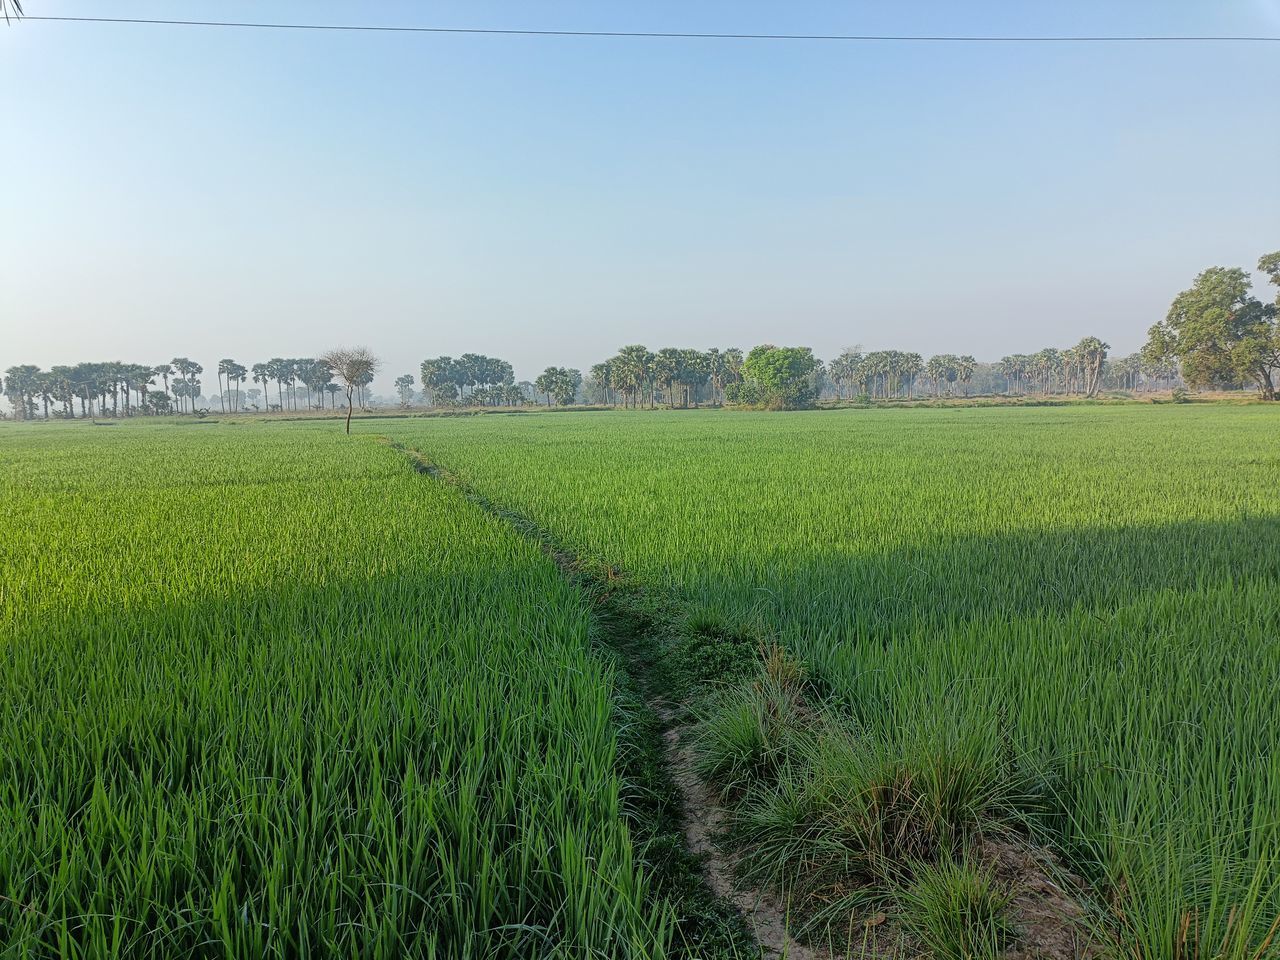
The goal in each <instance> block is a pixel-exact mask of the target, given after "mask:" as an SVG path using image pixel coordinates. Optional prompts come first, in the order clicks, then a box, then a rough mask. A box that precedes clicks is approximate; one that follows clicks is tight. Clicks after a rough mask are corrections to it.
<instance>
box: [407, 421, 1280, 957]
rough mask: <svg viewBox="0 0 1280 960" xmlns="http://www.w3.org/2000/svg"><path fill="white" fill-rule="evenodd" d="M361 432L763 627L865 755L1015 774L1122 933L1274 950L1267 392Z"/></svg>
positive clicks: (1275, 428) (581, 547)
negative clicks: (1153, 400) (1178, 402)
mask: <svg viewBox="0 0 1280 960" xmlns="http://www.w3.org/2000/svg"><path fill="white" fill-rule="evenodd" d="M387 429H388V430H389V431H390V432H392V433H393V434H395V435H396V436H397V437H398V438H399V439H400V440H402V441H405V442H407V443H410V444H411V445H413V446H414V447H416V448H417V449H419V450H421V451H422V452H423V453H424V454H425V455H426V456H428V457H429V458H430V459H432V460H433V461H435V462H438V463H440V464H442V465H445V466H446V467H447V468H448V469H449V470H451V471H453V472H454V473H456V474H457V475H458V476H459V477H460V479H461V480H463V481H464V482H465V483H467V484H470V485H472V486H474V487H475V488H476V489H478V490H479V491H481V492H482V493H483V494H484V496H485V497H487V498H489V499H490V500H492V501H495V502H497V503H500V504H502V505H504V506H505V507H507V508H509V509H511V510H513V511H516V512H518V513H520V514H522V515H524V516H526V517H528V518H530V519H532V520H533V521H534V522H535V523H536V524H538V525H539V526H541V527H543V528H545V529H546V530H549V531H550V532H551V533H552V534H553V535H554V536H555V537H556V538H557V539H558V540H560V541H561V542H562V543H564V544H566V545H567V546H568V547H569V548H570V549H572V550H574V551H576V552H580V553H583V554H586V555H590V556H594V557H597V558H599V559H600V560H602V561H603V562H606V563H608V564H612V565H616V566H617V567H618V568H620V569H621V570H622V571H624V572H625V573H626V574H627V575H628V576H631V577H634V578H636V579H637V580H638V581H639V582H640V583H642V584H643V585H644V586H645V587H646V588H647V589H650V590H652V591H656V592H661V593H664V594H671V595H675V596H678V597H680V598H681V600H682V602H683V603H684V604H685V605H686V608H687V610H688V612H689V617H690V619H691V621H692V622H693V623H694V625H695V626H696V627H697V628H698V629H701V630H711V631H713V632H719V633H730V634H732V633H735V632H736V633H743V634H745V635H749V636H758V637H771V638H776V639H777V640H779V641H780V642H781V643H782V644H783V645H785V647H786V648H788V649H789V650H791V651H793V652H794V653H795V654H796V655H797V656H798V657H799V658H801V659H802V660H803V662H804V663H805V664H806V665H807V666H808V668H809V669H811V670H812V671H814V672H815V674H816V675H817V676H818V677H819V678H820V679H821V681H822V682H823V683H824V684H825V685H826V686H827V687H828V688H829V690H830V691H831V693H832V695H833V696H834V697H835V698H836V699H837V700H838V701H840V702H841V703H842V704H843V705H844V707H845V708H846V709H847V711H848V712H849V713H850V714H851V715H852V716H853V718H854V720H855V723H856V729H857V730H858V731H859V733H858V736H860V737H862V738H865V739H866V740H868V741H871V742H874V743H876V744H877V745H878V746H879V748H880V749H881V750H887V751H889V752H890V753H891V754H895V755H900V756H907V755H910V756H917V757H924V758H931V759H928V761H927V762H928V763H929V764H932V766H931V767H930V769H937V768H938V767H939V766H946V765H949V769H950V771H951V775H952V776H955V775H956V771H957V770H961V771H962V773H963V772H964V771H968V773H965V774H964V775H965V776H971V777H974V778H978V779H985V780H988V781H997V780H998V781H1000V782H1001V783H1004V784H1008V785H1013V786H1016V790H1015V789H1012V788H1010V789H1009V790H1008V791H1007V792H1008V793H1009V795H1010V796H1014V797H1016V801H1017V804H1018V805H1019V806H1020V807H1022V808H1023V809H1025V810H1027V811H1030V814H1031V820H1032V823H1033V824H1034V825H1035V828H1036V829H1037V830H1038V831H1040V833H1041V835H1042V836H1043V837H1044V838H1046V839H1047V840H1048V842H1050V843H1051V844H1052V845H1053V846H1054V847H1055V848H1056V849H1058V850H1060V851H1062V852H1063V854H1064V856H1065V857H1066V858H1067V861H1068V863H1069V864H1070V865H1071V867H1072V869H1073V870H1076V871H1078V872H1079V873H1080V874H1082V875H1083V876H1084V877H1085V878H1086V879H1087V880H1088V881H1089V882H1090V884H1091V885H1092V889H1093V891H1094V895H1095V900H1096V901H1097V903H1098V904H1099V905H1100V906H1101V908H1102V909H1103V910H1104V911H1105V915H1106V919H1105V923H1106V924H1107V925H1108V927H1109V928H1110V930H1111V936H1113V937H1114V938H1115V939H1114V944H1115V946H1116V947H1117V949H1118V950H1119V951H1120V952H1121V953H1122V954H1124V955H1126V956H1132V957H1142V958H1162V957H1220V956H1221V957H1225V956H1238V957H1241V958H1249V957H1263V956H1272V955H1275V953H1276V947H1275V938H1274V930H1275V927H1274V924H1275V921H1276V919H1277V918H1278V917H1280V866H1278V865H1277V855H1278V854H1280V828H1278V826H1277V823H1278V820H1280V723H1278V722H1277V717H1280V643H1277V637H1280V484H1277V482H1276V480H1277V477H1280V416H1277V411H1275V410H1273V409H1270V408H1267V407H1262V406H1246V407H1227V406H1190V407H1177V406H1168V407H1152V406H1141V407H1139V406H1125V407H1076V408H1023V409H1012V408H998V409H922V410H910V411H905V410H903V411H899V410H883V411H874V410H873V411H841V412H831V413H819V414H813V413H810V414H804V413H799V414H784V415H775V414H738V415H734V416H722V415H717V414H715V413H713V412H703V413H696V412H694V413H656V414H653V415H648V416H640V417H636V416H630V417H628V416H625V415H622V414H597V415H572V416H560V417H551V416H548V417H486V418H480V419H475V420H466V421H459V420H452V421H450V420H438V421H430V422H421V423H414V422H410V421H405V422H400V423H396V424H394V425H393V426H391V427H389V428H387ZM943 761H945V762H943ZM961 779H963V778H961Z"/></svg>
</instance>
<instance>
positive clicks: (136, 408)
mask: <svg viewBox="0 0 1280 960" xmlns="http://www.w3.org/2000/svg"><path fill="white" fill-rule="evenodd" d="M1258 270H1259V272H1261V273H1262V274H1264V275H1265V276H1266V277H1267V278H1268V280H1269V281H1270V283H1272V284H1274V285H1275V286H1276V287H1277V288H1280V251H1277V252H1276V253H1270V254H1267V255H1265V256H1263V257H1261V258H1260V259H1259V261H1258ZM1109 350H1110V347H1109V345H1108V344H1106V343H1104V342H1103V341H1102V340H1101V339H1099V338H1098V337H1094V336H1088V337H1084V338H1083V339H1081V340H1080V341H1079V342H1078V343H1076V344H1075V346H1072V347H1067V348H1055V347H1045V348H1044V349H1042V350H1039V351H1037V352H1036V353H1033V354H1011V355H1009V356H1005V357H1002V358H1000V360H999V361H998V362H996V363H993V364H990V363H981V362H979V361H978V360H976V359H975V358H974V357H972V356H970V355H956V354H936V355H934V356H932V357H929V358H928V359H927V360H926V359H925V358H924V357H923V356H922V355H921V354H919V353H912V352H908V351H900V350H875V351H870V352H866V353H864V352H863V351H862V350H860V349H858V348H849V349H846V350H844V351H842V352H841V353H840V355H839V356H837V357H835V358H833V359H832V360H831V361H830V362H826V363H824V362H823V361H822V360H821V359H819V358H817V357H816V356H814V354H813V351H812V350H811V349H810V348H808V347H778V346H774V345H772V344H762V345H760V346H757V347H755V348H753V349H752V350H751V351H750V352H748V353H746V354H744V353H743V351H742V350H740V349H738V348H736V347H728V348H718V347H712V348H711V349H709V350H696V349H690V348H680V347H662V348H660V349H658V350H650V349H649V348H647V347H646V346H644V345H643V344H635V343H633V344H628V345H627V346H624V347H622V348H621V349H620V350H618V352H617V353H616V354H614V355H613V356H612V357H609V358H608V359H606V360H602V361H600V362H599V363H596V364H594V365H592V366H591V368H590V369H589V371H588V373H587V375H586V376H583V374H582V373H581V372H580V371H579V370H577V369H575V368H572V367H559V366H551V367H547V368H546V369H545V370H544V371H543V372H542V373H541V374H539V375H538V377H537V378H536V379H535V380H534V381H533V382H529V381H521V382H516V379H515V371H514V368H513V367H512V365H511V364H510V363H509V362H508V361H506V360H502V359H500V358H497V357H490V356H486V355H484V354H479V353H464V354H462V355H461V356H460V357H457V358H456V359H455V358H453V357H448V356H440V357H433V358H430V359H427V360H424V361H423V362H422V364H421V365H420V367H419V371H418V372H419V375H420V377H421V381H420V382H421V393H420V394H418V395H416V396H415V392H414V376H413V375H412V374H408V373H406V374H402V375H401V376H399V377H397V378H396V380H395V389H396V394H397V396H398V398H399V402H400V404H401V405H402V406H406V407H407V406H411V405H413V403H415V402H416V401H417V400H421V401H423V402H426V403H428V404H431V405H434V406H472V407H475V406H521V405H524V404H528V403H536V402H545V403H546V404H547V405H548V406H568V405H570V404H575V403H590V404H602V405H607V406H615V405H620V406H623V407H629V408H636V407H641V406H648V407H655V406H659V405H665V406H669V407H691V406H698V405H700V404H704V403H705V404H711V405H715V406H718V405H721V404H724V403H734V404H744V405H755V406H767V407H798V406H806V405H809V404H811V403H813V402H815V401H816V400H818V399H821V398H831V399H836V400H865V401H868V402H870V401H877V400H893V399H912V398H915V397H921V396H934V397H943V396H956V395H969V394H971V393H982V394H994V393H1006V394H1021V395H1026V394H1040V395H1055V394H1075V395H1080V396H1084V397H1093V396H1096V395H1097V394H1098V392H1099V391H1100V390H1102V389H1104V388H1112V389H1118V390H1142V389H1148V390H1155V389H1168V388H1170V387H1176V386H1180V385H1182V384H1184V383H1185V384H1186V385H1187V386H1190V387H1194V388H1204V387H1221V388H1241V387H1248V386H1253V387H1256V388H1257V390H1258V393H1259V395H1260V396H1261V397H1262V398H1264V399H1267V400H1275V399H1276V398H1277V393H1278V383H1277V381H1278V380H1280V293H1278V294H1277V296H1276V298H1275V301H1274V302H1263V301H1262V300H1260V299H1259V298H1258V297H1256V296H1254V294H1253V292H1252V283H1251V280H1250V276H1249V273H1248V272H1247V271H1246V270H1244V269H1242V268H1238V267H1230V268H1228V267H1210V268H1209V269H1207V270H1205V271H1203V272H1202V273H1201V274H1200V275H1199V276H1197V277H1196V279H1195V282H1194V283H1193V284H1192V286H1191V287H1190V288H1188V289H1187V290H1184V291H1183V292H1182V293H1180V294H1178V296H1177V297H1176V298H1175V299H1174V301H1173V304H1172V306H1171V307H1170V308H1169V312H1168V314H1167V316H1166V317H1165V319H1164V320H1162V321H1160V322H1159V323H1156V324H1155V325H1154V326H1152V327H1151V329H1150V331H1149V332H1148V340H1147V344H1146V346H1144V347H1143V349H1142V350H1141V351H1140V352H1139V353H1135V354H1131V355H1129V356H1125V357H1118V358H1109V356H1108V351H1109ZM375 367H376V364H375ZM214 372H215V376H216V378H217V383H218V392H217V394H216V395H215V396H214V398H213V399H214V400H215V401H216V403H217V408H216V409H217V410H218V412H223V413H238V412H244V411H249V410H252V411H255V412H272V411H297V410H312V409H316V410H320V409H325V408H326V406H327V408H328V409H337V405H338V397H339V395H340V394H342V393H343V391H344V389H345V387H344V386H340V385H339V384H338V383H337V382H335V375H336V374H337V371H336V370H335V367H334V364H333V362H332V355H330V357H329V359H326V358H324V357H322V358H319V359H316V358H303V359H297V358H293V359H289V358H283V357H275V358H273V359H271V360H267V361H264V362H262V363H255V364H253V365H252V366H250V367H246V366H245V365H243V364H241V363H238V362H236V361H235V360H232V359H229V358H228V359H223V360H220V361H219V362H218V365H217V367H216V369H215V371H214ZM203 374H204V367H203V366H201V365H200V364H199V363H196V362H195V361H193V360H191V359H190V358H188V357H174V358H173V359H172V360H170V361H169V362H168V363H162V364H159V365H155V366H152V365H146V364H133V363H119V362H111V363H78V364H75V365H73V366H55V367H52V368H51V369H49V370H41V369H40V368H39V367H36V366H33V365H30V364H22V365H18V366H12V367H9V368H8V369H7V370H5V371H4V377H3V380H0V386H2V387H3V392H4V394H5V396H6V397H7V398H8V400H9V403H10V405H11V406H12V407H13V411H14V416H16V417H18V418H20V419H30V418H34V417H38V416H43V417H44V418H46V419H49V418H52V417H55V416H57V417H63V418H67V419H74V418H76V417H81V418H83V417H93V416H113V417H117V416H134V415H137V414H150V415H158V414H168V413H175V412H176V413H183V412H188V413H191V412H197V409H198V408H197V406H196V404H197V403H198V402H199V401H200V400H201V399H202V397H203V381H202V379H201V378H202V375H203ZM373 376H374V373H373V368H368V369H362V372H360V373H359V375H358V376H356V377H355V378H354V380H353V382H352V383H351V384H349V386H350V387H351V391H350V392H349V394H348V396H347V400H346V403H345V406H344V408H345V409H347V410H348V412H350V410H351V409H352V408H353V407H354V406H355V405H357V404H358V405H359V406H360V407H362V408H363V407H364V406H366V405H367V403H368V395H367V388H368V387H369V386H370V385H371V384H372V382H373ZM339 379H341V377H339ZM246 383H251V384H253V386H251V387H249V388H247V389H246V388H245V384H246ZM272 393H274V402H273V398H272ZM326 400H327V405H326ZM202 412H203V411H202Z"/></svg>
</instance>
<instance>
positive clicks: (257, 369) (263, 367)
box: [250, 363, 271, 408]
mask: <svg viewBox="0 0 1280 960" xmlns="http://www.w3.org/2000/svg"><path fill="white" fill-rule="evenodd" d="M250 373H251V375H252V377H253V382H254V383H260V384H262V396H263V399H266V396H267V381H268V380H270V379H271V364H269V363H255V364H254V365H253V369H252V371H250ZM267 406H268V408H269V407H270V406H271V401H270V400H268V401H267Z"/></svg>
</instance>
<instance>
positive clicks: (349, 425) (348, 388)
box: [347, 387, 351, 436]
mask: <svg viewBox="0 0 1280 960" xmlns="http://www.w3.org/2000/svg"><path fill="white" fill-rule="evenodd" d="M347 435H348V436H350V435H351V388H350V387H347Z"/></svg>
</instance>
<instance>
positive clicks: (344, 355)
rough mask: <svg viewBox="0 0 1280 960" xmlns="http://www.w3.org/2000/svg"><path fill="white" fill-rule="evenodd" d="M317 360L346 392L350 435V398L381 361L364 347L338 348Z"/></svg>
mask: <svg viewBox="0 0 1280 960" xmlns="http://www.w3.org/2000/svg"><path fill="white" fill-rule="evenodd" d="M319 359H320V362H321V363H325V364H328V365H329V368H330V369H331V370H332V371H333V375H334V377H336V378H337V379H338V381H339V382H340V383H341V384H342V386H343V387H344V388H345V389H346V391H347V433H351V407H352V396H353V395H354V394H355V392H356V388H357V387H359V386H360V385H361V384H364V383H368V382H369V378H371V377H372V376H373V375H374V374H375V373H377V372H378V367H380V366H381V365H382V361H380V360H379V359H378V358H377V357H375V356H374V355H373V354H372V353H371V352H370V351H369V350H368V349H367V348H365V347H352V348H347V347H339V348H338V349H336V350H330V351H329V352H328V353H325V354H322V355H321V356H320V358H319Z"/></svg>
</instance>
